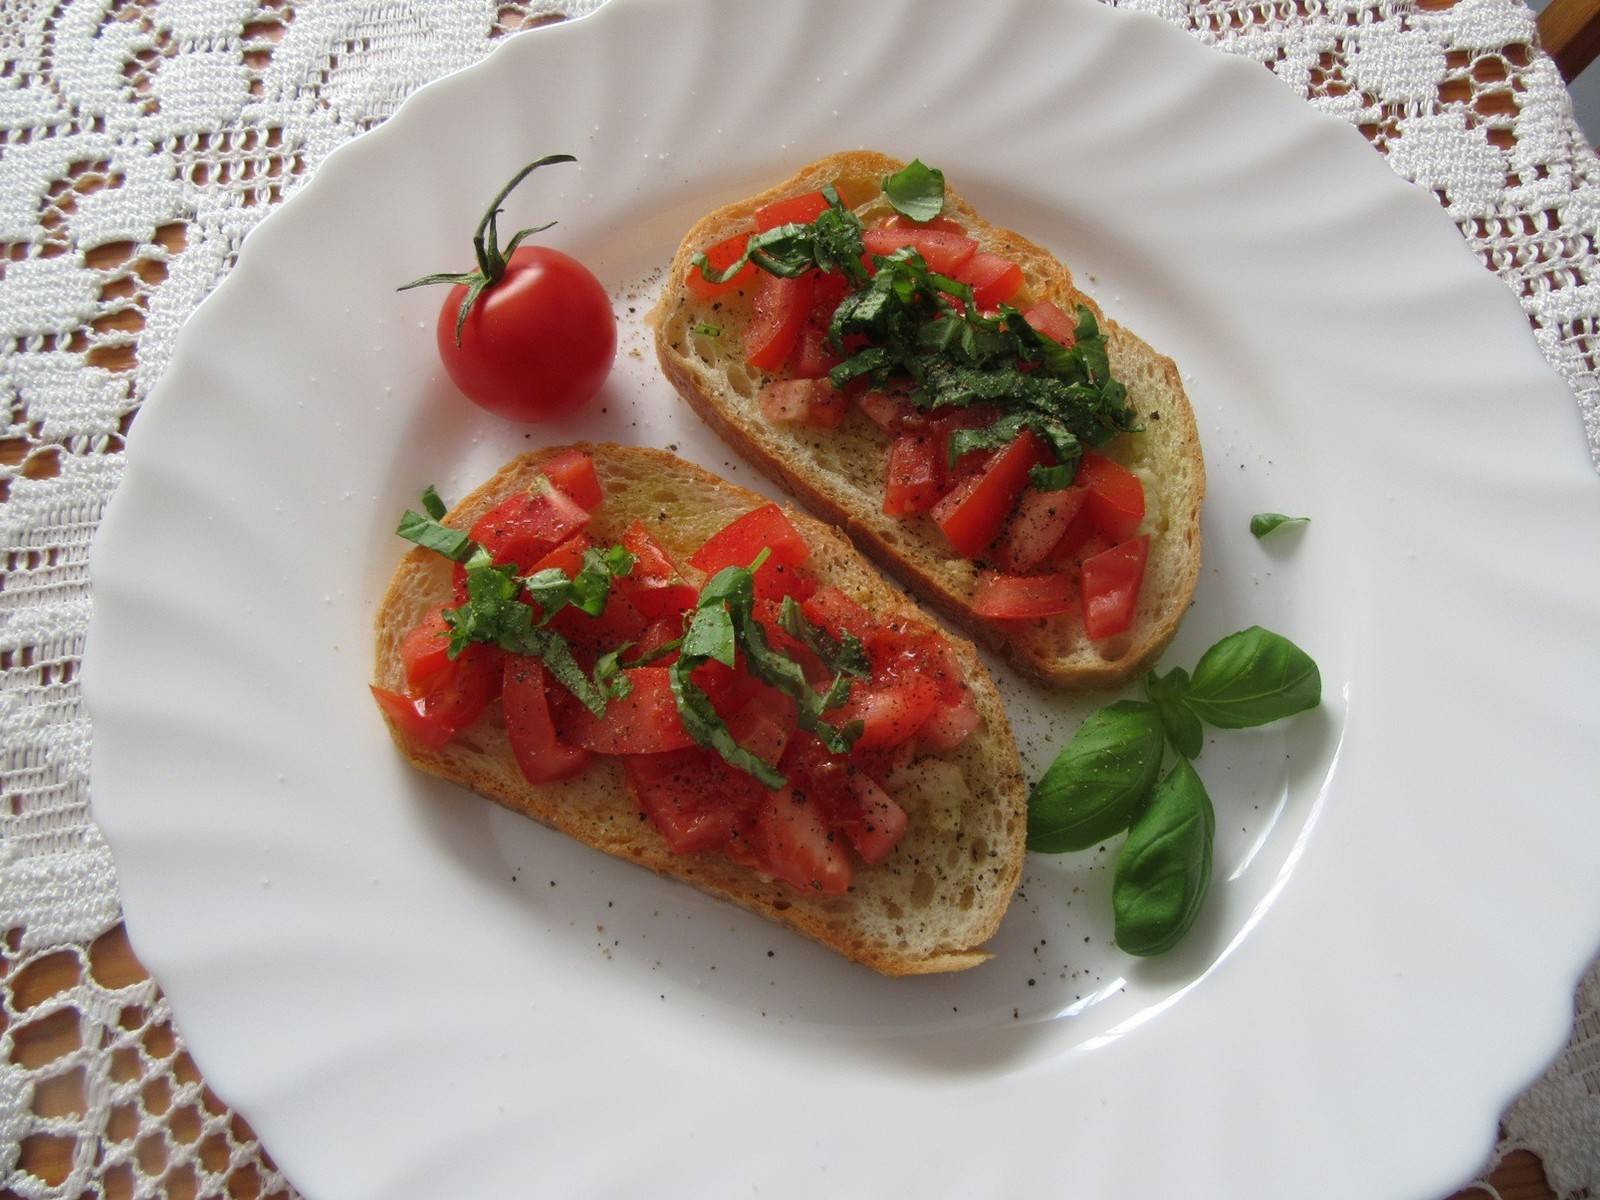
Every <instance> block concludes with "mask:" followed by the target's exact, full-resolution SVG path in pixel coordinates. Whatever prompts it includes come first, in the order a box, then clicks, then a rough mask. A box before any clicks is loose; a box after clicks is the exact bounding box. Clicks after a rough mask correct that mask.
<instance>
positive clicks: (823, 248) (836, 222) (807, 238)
mask: <svg viewBox="0 0 1600 1200" xmlns="http://www.w3.org/2000/svg"><path fill="white" fill-rule="evenodd" d="M822 193H823V195H824V196H825V197H826V198H827V200H828V207H827V208H825V209H824V210H823V211H822V212H821V213H819V214H818V216H817V218H816V220H814V221H812V222H811V223H810V224H807V225H797V224H792V223H791V224H788V225H779V226H777V227H776V228H773V229H767V230H763V231H762V232H760V233H756V234H752V235H751V236H750V238H749V239H748V240H747V241H746V242H745V249H744V253H743V254H741V255H740V256H739V257H738V258H736V259H734V261H733V262H731V263H729V264H728V265H727V266H726V267H724V268H722V270H720V271H719V270H717V269H716V268H715V267H713V266H712V265H711V261H710V259H708V258H707V257H706V256H705V254H704V253H700V254H696V255H695V256H694V259H693V263H694V266H695V267H696V268H698V270H699V271H700V274H701V276H702V277H703V278H704V279H705V280H706V281H707V282H708V283H726V282H728V280H730V279H732V278H733V277H734V276H735V275H737V274H738V273H739V272H740V271H742V270H744V265H745V264H746V263H747V262H753V263H755V264H756V266H758V267H760V268H761V269H762V270H763V271H766V272H768V273H769V274H772V275H779V276H783V277H784V278H788V279H794V278H798V277H799V276H801V275H804V274H805V273H806V272H807V271H810V270H812V269H814V268H816V269H821V270H823V271H835V272H842V273H843V274H844V275H846V276H847V277H848V278H849V279H850V280H851V281H852V282H855V283H860V282H862V281H864V280H865V279H866V268H865V267H863V266H862V265H861V256H862V255H863V254H865V253H866V248H865V247H864V246H863V245H862V240H861V219H860V218H859V217H857V216H856V215H855V213H853V212H851V211H850V210H849V209H848V208H846V207H845V206H844V203H843V202H842V201H841V200H840V199H839V193H838V192H836V191H835V190H834V189H833V187H832V185H831V184H830V185H829V186H827V187H824V188H823V189H822Z"/></svg>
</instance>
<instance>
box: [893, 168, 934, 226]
mask: <svg viewBox="0 0 1600 1200" xmlns="http://www.w3.org/2000/svg"><path fill="white" fill-rule="evenodd" d="M883 194H884V195H885V196H886V197H888V200H889V203H890V204H892V205H894V208H895V211H896V212H900V213H904V214H905V215H906V216H908V217H910V218H911V219H912V220H913V221H931V220H933V219H934V218H935V217H937V216H938V215H939V214H940V213H941V212H943V211H944V172H943V171H941V170H939V169H938V168H937V167H930V166H928V165H927V164H926V163H924V162H923V161H922V160H921V159H920V158H913V159H912V160H911V161H910V162H908V163H907V164H906V165H905V166H903V167H901V168H900V169H899V170H898V171H896V172H895V173H894V174H893V175H890V176H887V177H886V178H885V179H884V181H883Z"/></svg>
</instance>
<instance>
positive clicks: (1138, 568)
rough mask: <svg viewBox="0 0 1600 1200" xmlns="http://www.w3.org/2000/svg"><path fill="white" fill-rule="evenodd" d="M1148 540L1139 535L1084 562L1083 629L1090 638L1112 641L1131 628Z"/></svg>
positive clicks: (1146, 536) (1146, 535)
mask: <svg viewBox="0 0 1600 1200" xmlns="http://www.w3.org/2000/svg"><path fill="white" fill-rule="evenodd" d="M1149 554H1150V537H1149V535H1148V534H1141V535H1140V536H1138V537H1135V538H1130V539H1128V540H1127V541H1125V542H1123V543H1122V544H1121V545H1119V546H1113V547H1112V548H1111V549H1109V550H1106V551H1103V552H1101V553H1100V554H1096V555H1095V556H1094V557H1093V558H1086V559H1084V560H1083V627H1084V629H1085V630H1087V631H1088V634H1089V636H1090V637H1092V638H1108V637H1114V636H1115V635H1116V634H1119V633H1123V632H1125V631H1126V630H1127V629H1128V627H1129V626H1130V625H1132V624H1133V613H1134V610H1135V608H1136V607H1137V606H1138V602H1139V585H1140V584H1141V583H1143V582H1144V567H1145V560H1146V559H1147V558H1148V557H1149Z"/></svg>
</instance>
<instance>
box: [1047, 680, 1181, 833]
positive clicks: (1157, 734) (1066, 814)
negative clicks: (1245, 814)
mask: <svg viewBox="0 0 1600 1200" xmlns="http://www.w3.org/2000/svg"><path fill="white" fill-rule="evenodd" d="M1162 737H1163V734H1162V727H1161V717H1160V715H1159V714H1158V713H1157V711H1156V707H1155V705H1153V704H1146V703H1144V701H1142V700H1120V701H1118V702H1117V703H1116V704H1113V705H1111V706H1110V707H1108V708H1102V709H1100V710H1099V711H1098V712H1095V713H1092V714H1090V716H1089V718H1088V720H1086V721H1084V723H1083V724H1082V725H1080V726H1079V727H1078V732H1077V733H1075V734H1073V735H1072V740H1071V741H1070V742H1068V743H1067V744H1066V746H1064V747H1063V748H1062V750H1061V753H1060V754H1058V755H1056V760H1055V762H1053V763H1051V764H1050V769H1049V770H1048V771H1046V772H1045V773H1044V778H1042V779H1040V780H1039V782H1038V783H1037V784H1035V785H1034V789H1033V793H1032V795H1030V796H1029V797H1028V849H1030V850H1038V851H1042V852H1043V853H1045V854H1059V853H1061V852H1062V851H1066V850H1087V849H1088V848H1089V847H1091V846H1095V845H1098V844H1099V843H1101V842H1103V841H1105V840H1106V839H1107V838H1108V837H1112V836H1113V835H1115V834H1118V833H1121V832H1122V831H1123V830H1124V829H1126V828H1127V827H1128V826H1129V825H1130V824H1132V822H1133V819H1134V818H1135V817H1136V816H1138V814H1139V811H1140V809H1142V808H1143V807H1144V803H1145V800H1146V798H1147V797H1148V796H1149V795H1150V789H1151V787H1152V786H1154V784H1155V781H1156V778H1157V776H1159V775H1160V774H1161V749H1162Z"/></svg>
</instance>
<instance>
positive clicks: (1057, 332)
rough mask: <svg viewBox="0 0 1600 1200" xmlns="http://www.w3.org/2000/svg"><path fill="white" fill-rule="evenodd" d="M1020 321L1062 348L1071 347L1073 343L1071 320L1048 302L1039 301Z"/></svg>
mask: <svg viewBox="0 0 1600 1200" xmlns="http://www.w3.org/2000/svg"><path fill="white" fill-rule="evenodd" d="M1022 319H1023V320H1024V321H1026V322H1027V323H1028V324H1029V325H1031V326H1033V328H1034V330H1035V331H1036V332H1037V333H1039V334H1041V335H1042V336H1044V337H1047V338H1049V339H1050V340H1051V341H1052V342H1059V343H1061V345H1063V346H1071V345H1072V343H1073V336H1072V330H1073V322H1072V318H1071V317H1069V316H1067V314H1066V313H1064V312H1062V311H1061V309H1060V308H1058V307H1057V306H1056V305H1054V304H1051V303H1050V301H1048V300H1041V301H1039V303H1038V304H1035V305H1034V306H1033V307H1032V308H1030V309H1029V310H1028V311H1027V312H1025V313H1023V314H1022Z"/></svg>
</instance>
